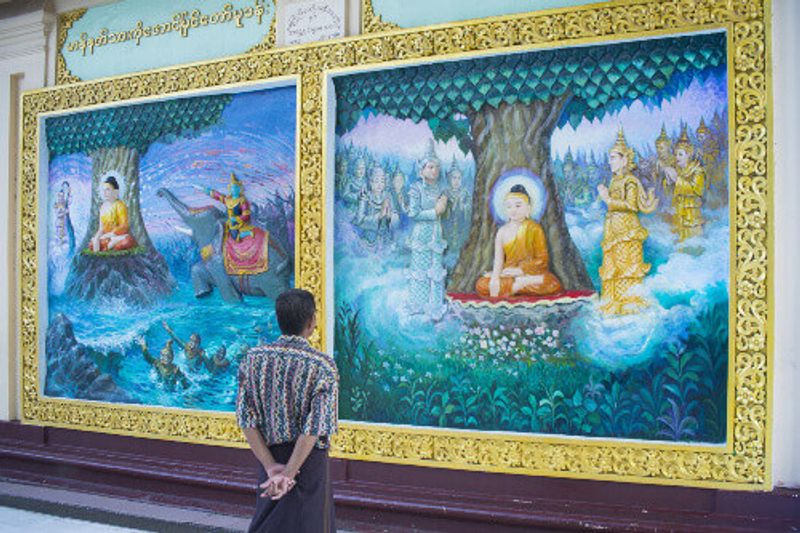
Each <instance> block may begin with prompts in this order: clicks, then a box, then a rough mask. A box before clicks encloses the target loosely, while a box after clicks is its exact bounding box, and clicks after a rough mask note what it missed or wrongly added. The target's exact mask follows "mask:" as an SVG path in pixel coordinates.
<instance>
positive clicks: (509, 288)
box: [475, 184, 561, 297]
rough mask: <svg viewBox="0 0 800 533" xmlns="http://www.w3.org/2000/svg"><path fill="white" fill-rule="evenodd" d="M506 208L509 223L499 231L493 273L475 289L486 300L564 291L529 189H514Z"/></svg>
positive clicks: (509, 194)
mask: <svg viewBox="0 0 800 533" xmlns="http://www.w3.org/2000/svg"><path fill="white" fill-rule="evenodd" d="M503 207H504V208H505V213H506V216H507V217H508V222H506V223H505V224H503V225H502V226H501V227H500V229H498V230H497V236H496V237H495V241H494V263H493V264H492V271H491V272H487V273H486V274H484V275H483V276H481V277H480V278H478V281H477V283H476V284H475V290H476V291H477V292H478V294H480V295H481V296H484V297H487V296H489V297H498V296H500V297H508V296H545V295H549V294H556V293H559V292H561V282H560V281H559V280H558V278H557V277H556V276H555V275H554V274H552V273H551V272H550V265H549V256H548V253H547V240H546V239H545V236H544V230H542V227H541V226H540V225H539V224H537V223H536V222H534V221H533V219H531V211H532V206H531V197H530V195H529V194H528V191H527V190H526V189H525V187H524V186H522V185H519V184H517V185H514V186H513V187H511V190H510V191H509V193H508V194H506V197H505V199H504V201H503Z"/></svg>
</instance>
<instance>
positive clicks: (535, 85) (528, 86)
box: [334, 32, 726, 140]
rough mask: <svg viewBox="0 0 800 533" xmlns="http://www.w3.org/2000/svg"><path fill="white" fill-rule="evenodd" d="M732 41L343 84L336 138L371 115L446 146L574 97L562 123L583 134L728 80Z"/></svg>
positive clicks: (467, 66) (560, 52)
mask: <svg viewBox="0 0 800 533" xmlns="http://www.w3.org/2000/svg"><path fill="white" fill-rule="evenodd" d="M725 63H726V51H725V33H724V32H717V33H707V34H699V35H691V36H686V37H671V38H665V39H649V40H642V41H634V42H625V43H617V44H610V45H595V46H576V47H570V48H561V49H555V50H541V51H534V52H525V53H511V54H503V55H498V56H492V57H484V58H479V59H467V60H461V61H446V62H445V61H442V62H438V63H434V64H428V65H419V66H414V67H408V68H397V69H387V70H383V71H378V72H367V73H363V74H355V75H350V76H342V77H339V78H336V79H335V81H334V83H335V86H336V95H337V131H338V133H344V132H347V131H349V130H350V129H352V128H353V127H354V126H355V125H356V123H357V122H358V120H359V119H360V118H361V117H362V116H363V115H364V114H365V113H366V114H369V113H372V114H376V113H384V114H388V115H390V116H393V117H396V118H401V119H411V120H413V121H414V122H419V121H421V120H427V121H428V122H429V124H430V125H431V128H432V129H433V131H434V136H435V137H437V138H440V139H442V140H446V139H447V138H449V137H456V138H459V140H461V136H462V135H464V134H465V133H467V131H468V130H467V128H468V124H467V121H466V117H467V116H468V115H469V114H471V113H473V112H476V111H478V110H480V109H481V108H482V107H483V106H487V105H488V106H492V107H495V108H496V107H498V106H500V105H501V104H503V103H506V104H514V103H516V102H521V103H523V104H530V103H531V102H533V101H535V100H540V101H543V102H545V101H548V100H549V99H551V98H553V97H558V96H561V95H563V94H565V93H567V92H568V93H569V94H570V96H571V97H570V98H569V100H568V102H567V104H566V105H565V107H564V109H563V112H562V114H561V116H560V119H559V126H561V125H564V124H565V123H567V122H568V123H570V124H572V126H573V127H575V126H577V125H578V124H579V123H580V121H581V120H582V119H583V118H584V117H585V118H587V119H589V120H593V119H595V118H598V119H602V118H603V116H605V114H606V113H612V112H614V111H617V110H619V109H620V108H622V107H625V106H627V105H630V104H631V103H632V102H633V101H635V100H643V101H644V103H645V104H646V105H658V104H660V102H661V100H662V99H664V98H668V97H670V96H673V95H675V94H679V93H680V92H681V91H683V90H684V89H685V88H686V87H688V85H689V84H690V83H691V81H692V80H693V79H694V78H695V77H697V76H699V77H700V78H701V79H705V77H707V76H709V75H711V74H715V75H720V74H722V73H723V72H724V69H725Z"/></svg>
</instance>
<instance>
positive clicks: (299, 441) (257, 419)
mask: <svg viewBox="0 0 800 533" xmlns="http://www.w3.org/2000/svg"><path fill="white" fill-rule="evenodd" d="M316 312H317V310H316V305H315V303H314V296H313V295H312V294H311V293H310V292H308V291H305V290H302V289H290V290H288V291H285V292H283V293H281V294H280V295H279V296H278V298H277V299H276V300H275V314H276V316H277V319H278V325H279V326H280V329H281V336H280V337H279V338H278V340H276V341H275V342H273V343H272V344H266V345H262V346H258V347H256V348H253V349H252V350H250V352H249V353H248V354H247V356H246V357H245V358H244V359H243V360H242V362H241V364H240V365H239V390H238V394H237V397H236V420H237V422H238V423H239V426H240V427H241V428H242V432H243V433H244V436H245V438H246V439H247V443H248V444H249V445H250V449H251V450H252V451H253V454H254V455H255V456H256V459H258V462H259V487H260V488H261V489H262V490H263V492H261V491H259V492H261V497H260V498H257V500H256V502H257V503H256V510H255V514H254V516H253V521H252V522H251V523H250V528H249V530H248V531H251V532H256V531H258V532H268V531H275V532H278V531H281V532H282V531H286V532H290V531H291V532H292V533H304V532H306V533H328V532H331V531H336V524H335V517H334V509H333V497H332V494H331V480H330V473H329V470H328V447H329V445H330V437H331V435H333V434H334V433H335V432H336V429H337V426H338V415H337V412H338V400H339V373H338V371H337V369H336V362H335V361H334V360H333V358H332V357H331V356H329V355H327V354H324V353H322V352H320V351H317V350H315V349H314V348H313V347H312V346H311V344H309V342H308V338H309V337H310V336H311V334H312V333H313V331H314V328H315V327H316V325H317V320H316Z"/></svg>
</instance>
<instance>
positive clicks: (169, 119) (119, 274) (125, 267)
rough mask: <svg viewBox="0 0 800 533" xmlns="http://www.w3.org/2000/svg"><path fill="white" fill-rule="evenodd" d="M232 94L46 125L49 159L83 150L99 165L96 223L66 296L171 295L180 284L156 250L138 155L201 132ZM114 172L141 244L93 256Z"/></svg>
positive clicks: (139, 300)
mask: <svg viewBox="0 0 800 533" xmlns="http://www.w3.org/2000/svg"><path fill="white" fill-rule="evenodd" d="M230 101H231V97H230V96H226V95H219V96H205V97H197V98H183V99H176V100H169V101H165V102H154V103H148V104H142V105H136V106H119V107H114V108H110V109H103V110H99V111H92V112H88V113H76V114H72V115H65V116H62V117H54V118H49V119H47V121H46V133H47V147H48V151H49V156H50V159H51V160H52V159H53V158H55V157H58V156H60V155H66V154H77V153H83V154H86V155H88V156H89V157H90V158H91V160H92V191H93V195H92V204H91V213H90V219H89V225H88V226H87V229H86V234H85V235H84V237H83V239H82V241H81V244H80V247H79V248H78V249H79V250H81V252H79V253H78V254H76V256H75V257H74V259H73V261H72V264H71V266H70V272H69V276H68V278H67V285H66V292H67V294H69V295H70V296H73V297H77V298H80V299H82V300H87V301H95V302H97V301H112V302H113V301H115V300H119V299H122V300H125V301H127V302H129V303H132V304H136V305H150V304H152V303H154V302H155V301H157V300H158V299H160V298H162V297H164V296H166V295H168V294H169V293H170V291H171V290H172V286H173V284H174V281H173V280H172V276H171V275H170V273H169V269H168V267H167V263H166V261H165V260H164V258H163V257H162V256H161V254H160V253H159V252H158V251H157V250H156V249H155V248H154V247H153V243H152V242H151V240H150V237H149V235H148V234H147V229H146V228H145V224H144V220H143V219H142V213H141V206H140V201H139V193H140V179H139V158H140V156H141V155H144V154H145V153H146V152H147V149H148V148H149V147H150V145H151V144H153V143H154V142H157V141H160V142H167V143H168V142H173V141H175V140H176V139H178V138H187V137H191V136H194V135H197V134H199V133H200V132H202V131H203V130H205V129H206V128H208V127H209V126H212V125H214V124H216V123H217V122H218V121H219V120H220V118H221V117H222V112H223V111H224V109H225V106H226V105H227V104H228V103H229V102H230ZM110 171H115V172H116V173H118V174H119V175H121V176H122V177H123V180H124V195H123V196H121V198H120V199H121V200H122V201H123V202H124V203H125V205H126V206H127V208H128V218H129V223H130V232H131V234H132V236H133V237H134V239H135V240H136V242H137V243H138V246H137V247H136V248H134V249H132V250H125V251H124V252H119V253H117V252H109V253H98V254H94V253H90V252H88V251H87V247H88V245H89V242H90V240H91V238H92V236H93V234H94V233H95V231H96V230H97V227H98V223H99V217H100V205H101V203H102V202H101V200H100V198H99V196H98V194H97V191H98V189H99V187H100V186H101V178H102V177H103V176H104V175H106V174H107V173H108V172H110Z"/></svg>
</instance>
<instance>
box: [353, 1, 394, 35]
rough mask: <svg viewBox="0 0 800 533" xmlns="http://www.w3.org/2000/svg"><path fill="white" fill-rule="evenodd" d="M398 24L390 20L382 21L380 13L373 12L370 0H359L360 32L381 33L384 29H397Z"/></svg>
mask: <svg viewBox="0 0 800 533" xmlns="http://www.w3.org/2000/svg"><path fill="white" fill-rule="evenodd" d="M398 29H400V26H398V25H397V24H394V23H392V22H384V21H383V18H382V17H381V16H380V15H376V14H375V8H373V7H372V0H361V33H362V34H368V33H381V32H384V31H390V30H398Z"/></svg>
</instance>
